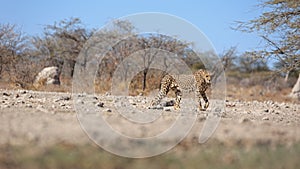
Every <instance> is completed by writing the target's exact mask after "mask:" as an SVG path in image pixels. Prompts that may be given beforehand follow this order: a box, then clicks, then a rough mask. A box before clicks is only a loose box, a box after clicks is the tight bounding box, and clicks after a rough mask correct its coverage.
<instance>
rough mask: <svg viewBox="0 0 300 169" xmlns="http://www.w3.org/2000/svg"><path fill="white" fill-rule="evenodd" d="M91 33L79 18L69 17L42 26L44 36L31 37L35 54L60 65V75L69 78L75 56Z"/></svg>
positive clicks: (71, 73) (71, 74) (92, 31)
mask: <svg viewBox="0 0 300 169" xmlns="http://www.w3.org/2000/svg"><path fill="white" fill-rule="evenodd" d="M93 33H94V30H88V29H86V28H85V26H84V24H83V23H82V22H81V20H80V19H79V18H69V19H65V20H62V21H60V22H58V23H54V24H53V25H47V26H45V28H44V37H34V38H33V46H34V48H35V49H36V53H35V54H36V55H44V57H46V59H47V58H48V60H50V61H51V62H52V64H56V66H59V67H61V69H62V71H61V73H62V75H61V76H62V77H66V78H71V77H72V76H73V71H74V66H75V61H76V58H77V56H78V55H79V53H80V51H81V49H82V47H83V45H84V44H85V42H86V41H87V40H88V39H89V38H90V37H91V36H92V35H93ZM53 62H54V63H53ZM57 64H58V65H57Z"/></svg>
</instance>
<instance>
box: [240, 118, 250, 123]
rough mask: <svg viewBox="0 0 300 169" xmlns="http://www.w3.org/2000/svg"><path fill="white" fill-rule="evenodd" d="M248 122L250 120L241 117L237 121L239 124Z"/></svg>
mask: <svg viewBox="0 0 300 169" xmlns="http://www.w3.org/2000/svg"><path fill="white" fill-rule="evenodd" d="M247 122H250V119H248V118H247V117H243V118H241V119H240V120H239V123H247Z"/></svg>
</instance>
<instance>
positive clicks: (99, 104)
mask: <svg viewBox="0 0 300 169" xmlns="http://www.w3.org/2000/svg"><path fill="white" fill-rule="evenodd" d="M96 106H98V107H104V103H103V102H99V103H96Z"/></svg>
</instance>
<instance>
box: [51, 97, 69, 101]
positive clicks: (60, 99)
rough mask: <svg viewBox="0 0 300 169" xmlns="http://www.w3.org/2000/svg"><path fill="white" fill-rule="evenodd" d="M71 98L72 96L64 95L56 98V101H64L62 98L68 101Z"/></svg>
mask: <svg viewBox="0 0 300 169" xmlns="http://www.w3.org/2000/svg"><path fill="white" fill-rule="evenodd" d="M70 99H71V97H70V96H62V97H60V98H58V99H56V100H54V102H58V101H62V100H66V101H67V100H70Z"/></svg>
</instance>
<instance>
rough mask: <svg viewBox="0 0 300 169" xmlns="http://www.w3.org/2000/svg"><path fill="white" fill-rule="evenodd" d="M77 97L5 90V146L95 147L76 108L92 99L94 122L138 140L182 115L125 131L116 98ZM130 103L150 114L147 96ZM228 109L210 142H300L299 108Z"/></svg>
mask: <svg viewBox="0 0 300 169" xmlns="http://www.w3.org/2000/svg"><path fill="white" fill-rule="evenodd" d="M78 98H79V99H78ZM78 98H76V99H75V98H74V96H73V95H72V93H57V92H37V91H27V90H0V119H1V123H0V133H1V137H0V144H2V145H5V144H7V143H9V144H11V145H23V144H28V143H29V144H31V143H34V144H35V145H38V146H49V145H51V144H56V143H60V142H67V143H72V144H85V143H90V142H91V140H90V139H89V138H88V137H87V135H86V134H85V132H84V131H83V130H82V128H81V126H80V123H79V121H78V119H77V114H76V111H75V109H74V108H75V107H74V103H75V104H77V105H78V104H80V103H82V104H83V103H84V102H85V99H86V98H90V99H88V100H90V104H91V105H90V106H91V107H93V110H97V111H99V112H100V113H96V116H95V117H99V118H100V116H101V115H104V116H105V119H106V120H107V122H109V123H111V124H112V126H114V127H115V128H116V130H122V129H123V130H122V132H124V134H131V135H134V136H136V137H143V136H145V133H147V135H148V136H150V135H154V134H155V132H161V131H163V130H164V126H168V125H171V124H172V122H173V121H174V119H176V117H178V116H179V114H178V112H176V111H174V110H173V109H172V108H170V107H164V108H162V109H157V110H155V111H157V112H159V113H158V114H156V115H159V116H162V117H163V118H162V119H163V120H161V121H159V122H158V125H156V126H157V127H156V129H157V130H156V131H155V132H151V131H152V129H153V128H152V129H149V128H147V127H146V128H145V127H137V128H134V129H133V128H126V125H128V124H127V122H126V119H124V118H122V116H123V115H120V114H119V111H118V106H117V107H116V106H113V105H118V103H119V102H120V100H118V98H117V97H115V96H111V95H96V96H90V95H84V94H83V95H78ZM126 100H127V101H128V103H129V104H130V105H131V107H133V108H138V109H139V110H145V112H147V111H149V109H147V105H148V104H149V102H150V99H149V98H148V97H144V96H137V97H127V98H126ZM183 104H184V101H183ZM225 104H226V107H225V108H226V111H225V112H224V113H223V114H222V118H221V122H220V124H219V125H218V128H217V130H216V131H215V132H214V134H213V135H212V137H211V138H210V139H209V141H211V140H215V141H218V142H220V143H222V144H225V145H229V146H230V145H234V144H240V145H245V146H251V145H257V144H259V145H278V144H282V145H287V146H289V145H292V144H294V143H297V142H300V130H299V129H300V105H299V104H292V103H278V102H273V101H265V102H258V101H238V100H234V99H229V100H226V101H225ZM119 106H121V107H122V106H126V105H119ZM79 107H80V106H79ZM101 113H102V114H101ZM134 114H135V112H132V115H134ZM136 114H137V115H142V116H144V115H147V114H139V113H136ZM196 115H197V119H196V122H195V125H194V127H193V128H192V130H191V133H190V134H189V135H188V137H187V139H186V140H185V143H186V144H189V143H197V139H195V138H198V135H199V131H200V130H201V128H202V126H203V124H204V122H205V119H206V118H207V115H206V114H205V112H197V113H196ZM183 116H184V115H183ZM154 117H156V116H154ZM157 117H158V116H157ZM137 118H138V117H137ZM120 119H122V120H120ZM149 120H151V119H148V122H149ZM153 120H155V119H152V121H153ZM145 122H146V121H145ZM147 130H149V131H147ZM150 130H151V131H150ZM153 130H154V129H153Z"/></svg>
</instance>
